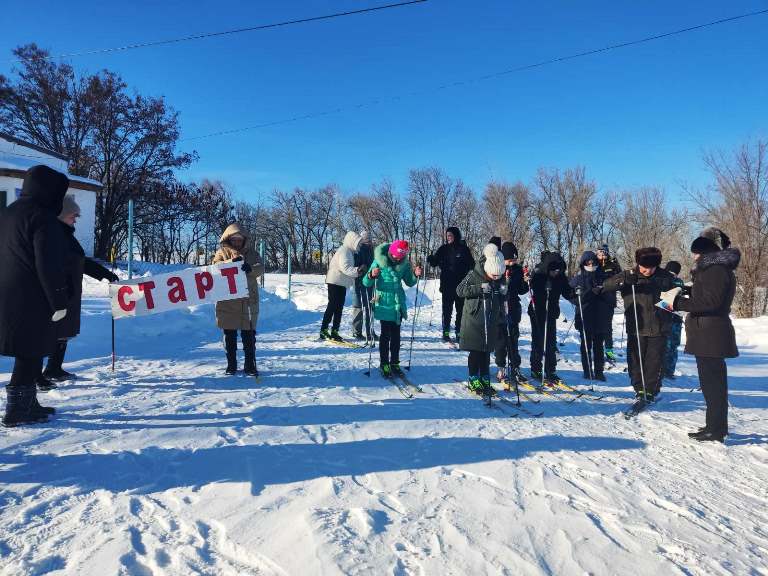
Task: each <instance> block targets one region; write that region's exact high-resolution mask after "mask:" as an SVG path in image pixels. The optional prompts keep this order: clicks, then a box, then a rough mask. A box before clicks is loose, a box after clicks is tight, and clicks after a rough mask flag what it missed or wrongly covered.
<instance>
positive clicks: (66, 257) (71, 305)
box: [37, 196, 119, 391]
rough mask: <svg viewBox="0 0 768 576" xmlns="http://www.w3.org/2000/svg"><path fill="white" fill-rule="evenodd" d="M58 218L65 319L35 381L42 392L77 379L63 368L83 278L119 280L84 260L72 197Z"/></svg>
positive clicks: (77, 315)
mask: <svg viewBox="0 0 768 576" xmlns="http://www.w3.org/2000/svg"><path fill="white" fill-rule="evenodd" d="M63 206H64V207H63V208H62V210H61V214H59V227H60V228H61V230H62V233H63V234H62V236H63V238H64V244H63V245H62V249H63V260H62V267H63V270H64V274H65V276H66V281H67V292H68V294H69V302H67V315H66V316H65V317H64V318H63V319H62V320H61V321H59V322H57V323H56V337H57V339H58V343H57V346H56V351H55V352H54V353H53V354H52V355H51V356H49V357H48V365H47V366H46V368H45V370H44V371H43V374H42V376H41V377H39V378H38V380H37V387H38V389H39V390H41V391H45V390H50V389H51V388H55V387H56V386H55V384H53V383H52V382H51V381H52V380H54V381H58V382H62V381H65V380H73V379H74V378H75V377H76V376H75V375H74V374H72V373H70V372H67V371H66V370H64V368H63V366H62V365H63V363H64V356H65V355H66V353H67V341H68V340H70V339H72V338H74V337H75V336H77V335H78V334H80V308H81V300H82V296H83V275H84V274H85V275H86V276H90V277H91V278H93V279H95V280H104V279H106V280H109V281H110V282H117V281H118V280H119V278H118V277H117V275H116V274H115V273H113V272H110V271H109V270H107V269H106V268H104V266H102V265H101V264H99V263H98V262H96V261H94V260H92V259H90V258H88V257H86V255H85V251H84V250H83V247H82V246H80V242H78V241H77V238H75V224H76V222H77V219H78V218H79V217H80V206H78V205H77V202H76V201H75V199H74V198H73V197H72V196H65V197H64V202H63Z"/></svg>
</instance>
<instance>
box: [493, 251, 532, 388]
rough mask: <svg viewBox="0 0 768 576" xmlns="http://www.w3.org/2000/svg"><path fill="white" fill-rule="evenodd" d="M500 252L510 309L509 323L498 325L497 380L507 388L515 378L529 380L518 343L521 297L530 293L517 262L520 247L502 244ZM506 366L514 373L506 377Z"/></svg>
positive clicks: (507, 316) (519, 381)
mask: <svg viewBox="0 0 768 576" xmlns="http://www.w3.org/2000/svg"><path fill="white" fill-rule="evenodd" d="M501 253H502V256H503V257H504V266H505V267H506V271H505V272H504V278H505V279H506V282H507V309H506V322H502V323H501V325H500V326H499V334H498V338H497V343H496V354H495V356H496V358H495V360H496V367H497V368H498V372H497V378H498V380H499V382H506V383H507V385H508V384H509V382H510V381H511V380H512V379H515V380H517V382H518V383H525V382H527V381H528V380H527V379H526V378H525V376H523V373H522V372H521V371H520V363H521V360H520V351H519V349H518V341H519V338H520V317H521V315H522V308H521V306H520V296H521V295H522V294H525V293H527V292H528V284H526V282H525V280H524V279H523V267H522V266H520V264H518V263H517V258H518V254H517V247H516V246H515V245H514V244H513V243H512V242H504V244H502V245H501ZM507 363H509V367H510V372H511V373H509V374H507Z"/></svg>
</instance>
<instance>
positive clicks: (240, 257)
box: [232, 256, 243, 262]
mask: <svg viewBox="0 0 768 576" xmlns="http://www.w3.org/2000/svg"><path fill="white" fill-rule="evenodd" d="M242 261H243V257H242V256H237V257H236V258H232V262H242Z"/></svg>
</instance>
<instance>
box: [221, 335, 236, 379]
mask: <svg viewBox="0 0 768 576" xmlns="http://www.w3.org/2000/svg"><path fill="white" fill-rule="evenodd" d="M224 350H225V351H226V353H227V370H226V372H225V373H226V374H229V375H232V374H236V373H237V330H224Z"/></svg>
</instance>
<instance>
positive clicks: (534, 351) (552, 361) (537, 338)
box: [528, 314, 557, 375]
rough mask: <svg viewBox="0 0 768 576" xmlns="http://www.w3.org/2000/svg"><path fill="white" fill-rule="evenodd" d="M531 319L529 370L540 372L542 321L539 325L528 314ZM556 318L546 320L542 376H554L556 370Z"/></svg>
mask: <svg viewBox="0 0 768 576" xmlns="http://www.w3.org/2000/svg"><path fill="white" fill-rule="evenodd" d="M528 316H529V317H530V319H531V370H532V371H533V372H541V363H542V358H543V357H544V319H543V318H542V319H541V323H539V322H537V318H536V316H535V315H533V314H528ZM555 346H557V318H548V319H547V357H546V358H544V374H545V375H548V374H554V373H555V371H556V370H557V350H556V348H555Z"/></svg>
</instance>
